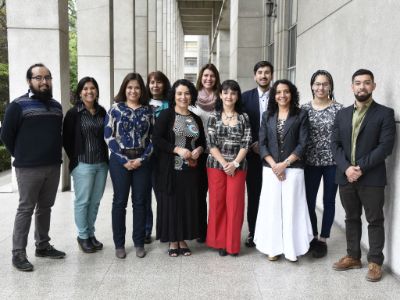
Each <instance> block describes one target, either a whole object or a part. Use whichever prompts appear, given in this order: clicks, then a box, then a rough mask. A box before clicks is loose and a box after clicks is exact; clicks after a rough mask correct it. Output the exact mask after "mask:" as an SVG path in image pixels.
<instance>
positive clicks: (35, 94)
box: [1, 64, 65, 271]
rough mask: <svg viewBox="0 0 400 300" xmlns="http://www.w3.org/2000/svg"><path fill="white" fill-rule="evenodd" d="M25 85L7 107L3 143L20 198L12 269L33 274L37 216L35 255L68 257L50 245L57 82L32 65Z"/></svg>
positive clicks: (58, 120)
mask: <svg viewBox="0 0 400 300" xmlns="http://www.w3.org/2000/svg"><path fill="white" fill-rule="evenodd" d="M26 79H27V82H28V85H29V91H28V93H26V94H25V95H23V96H21V97H19V98H17V99H15V100H14V101H13V102H11V103H10V105H9V106H8V107H7V110H6V113H5V116H4V122H3V128H2V130H1V140H2V141H3V143H4V145H5V146H6V147H7V149H8V151H10V153H11V155H12V156H14V163H13V165H14V167H15V173H16V176H17V182H18V190H19V195H20V199H19V205H18V209H17V214H16V216H15V222H14V231H13V249H12V263H13V265H14V267H15V268H17V269H18V270H20V271H32V270H33V265H32V264H31V263H30V262H29V261H28V259H27V256H26V246H27V240H28V234H29V228H30V225H31V219H32V214H33V212H34V211H35V241H36V243H35V244H36V251H35V255H36V256H38V257H48V258H63V257H64V256H65V253H64V252H61V251H58V250H56V249H55V248H54V247H53V246H52V245H50V244H49V241H50V237H49V235H48V233H49V229H50V214H51V207H52V206H53V204H54V201H55V197H56V193H57V188H58V182H59V178H60V164H61V162H62V161H61V146H62V137H61V128H62V118H63V115H62V108H61V105H60V104H59V103H58V102H57V101H56V100H54V99H53V98H52V97H53V96H52V83H51V80H52V78H51V73H50V71H49V69H47V67H45V66H44V65H43V64H34V65H32V66H31V67H30V68H29V69H28V71H27V73H26Z"/></svg>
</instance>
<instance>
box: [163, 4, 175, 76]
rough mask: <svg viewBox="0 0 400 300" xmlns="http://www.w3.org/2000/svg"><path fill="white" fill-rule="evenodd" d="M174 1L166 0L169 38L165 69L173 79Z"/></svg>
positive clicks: (167, 33) (167, 35) (167, 36)
mask: <svg viewBox="0 0 400 300" xmlns="http://www.w3.org/2000/svg"><path fill="white" fill-rule="evenodd" d="M173 1H175V0H166V1H165V2H166V4H167V14H166V17H167V26H166V27H167V32H166V38H167V40H166V43H167V45H166V46H167V48H166V56H167V57H166V59H167V61H166V63H167V64H166V69H165V71H166V75H167V77H168V78H169V79H170V80H171V81H172V77H171V75H172V72H171V22H172V20H171V19H172V10H171V8H172V2H173Z"/></svg>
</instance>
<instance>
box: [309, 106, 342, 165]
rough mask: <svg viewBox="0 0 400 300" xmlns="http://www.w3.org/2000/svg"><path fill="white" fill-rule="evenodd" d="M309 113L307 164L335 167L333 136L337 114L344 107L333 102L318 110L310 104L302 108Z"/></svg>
mask: <svg viewBox="0 0 400 300" xmlns="http://www.w3.org/2000/svg"><path fill="white" fill-rule="evenodd" d="M301 108H302V109H304V110H305V111H307V112H308V120H309V122H310V125H309V141H308V144H307V150H306V164H307V165H310V166H332V165H335V164H336V163H335V161H334V159H333V155H332V151H331V134H332V130H333V123H334V121H335V117H336V114H337V112H338V111H339V110H341V109H342V108H343V105H342V104H340V103H337V102H333V103H332V104H331V105H329V106H328V107H326V108H325V109H322V110H316V109H314V108H313V107H312V105H311V102H308V103H306V104H304V105H302V107H301Z"/></svg>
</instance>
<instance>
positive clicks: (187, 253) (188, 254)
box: [179, 248, 192, 256]
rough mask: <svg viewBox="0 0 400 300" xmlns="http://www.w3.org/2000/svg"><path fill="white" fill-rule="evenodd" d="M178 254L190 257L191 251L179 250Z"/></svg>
mask: <svg viewBox="0 0 400 300" xmlns="http://www.w3.org/2000/svg"><path fill="white" fill-rule="evenodd" d="M179 254H182V255H183V256H190V255H192V251H191V250H190V249H189V248H179Z"/></svg>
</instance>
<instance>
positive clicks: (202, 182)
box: [198, 153, 208, 239]
mask: <svg viewBox="0 0 400 300" xmlns="http://www.w3.org/2000/svg"><path fill="white" fill-rule="evenodd" d="M207 157H208V153H203V154H201V155H200V157H199V160H198V164H199V172H200V176H199V207H198V209H199V234H200V238H201V239H205V238H206V235H207V192H208V177H207V168H206V163H207Z"/></svg>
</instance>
